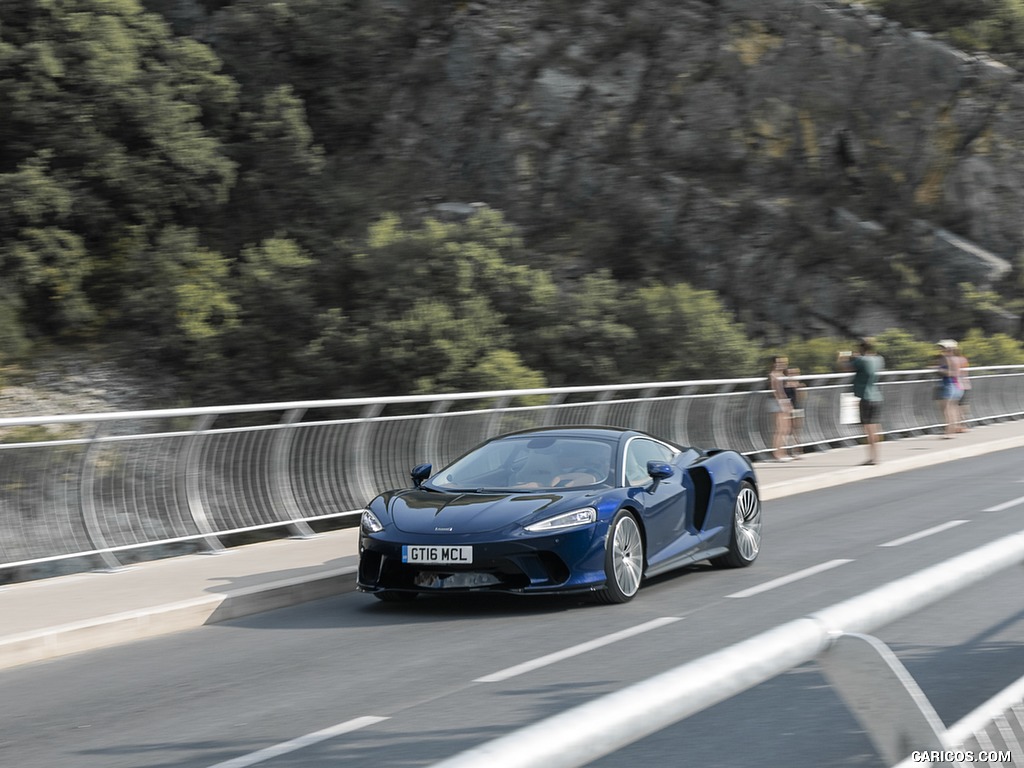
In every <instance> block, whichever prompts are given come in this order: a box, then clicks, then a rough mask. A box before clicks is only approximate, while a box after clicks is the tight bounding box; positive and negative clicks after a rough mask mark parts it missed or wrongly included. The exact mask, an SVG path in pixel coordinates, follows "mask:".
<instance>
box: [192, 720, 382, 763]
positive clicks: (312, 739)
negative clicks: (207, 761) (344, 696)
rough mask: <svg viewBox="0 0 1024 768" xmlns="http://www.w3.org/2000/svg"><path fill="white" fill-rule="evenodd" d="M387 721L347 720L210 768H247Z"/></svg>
mask: <svg viewBox="0 0 1024 768" xmlns="http://www.w3.org/2000/svg"><path fill="white" fill-rule="evenodd" d="M387 719H388V718H386V717H373V716H367V717H357V718H355V719H354V720H347V721H345V722H344V723H338V724H337V725H332V726H331V727H330V728H324V729H323V730H322V731H316V732H315V733H307V734H306V735H305V736H299V737H298V738H297V739H292V740H291V741H285V742H282V743H280V744H275V745H274V746H272V747H267V748H266V749H261V750H259V751H258V752H252V753H250V754H248V755H242V756H241V757H235V758H233V759H231V760H226V761H225V762H223V763H217V764H216V765H211V766H210V768H247V766H250V765H256V763H262V762H264V761H266V760H270V759H272V758H275V757H278V756H279V755H286V754H288V753H289V752H294V751H295V750H297V749H302V748H303V747H308V746H311V745H313V744H317V743H319V742H321V741H326V740H327V739H333V738H334V737H335V736H340V735H341V734H343V733H351V732H352V731H358V730H359V729H360V728H365V727H366V726H368V725H373V724H374V723H379V722H381V721H382V720H387Z"/></svg>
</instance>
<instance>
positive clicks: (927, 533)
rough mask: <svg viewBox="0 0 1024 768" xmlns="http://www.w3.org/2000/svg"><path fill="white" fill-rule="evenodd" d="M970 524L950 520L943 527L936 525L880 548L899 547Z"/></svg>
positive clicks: (881, 545)
mask: <svg viewBox="0 0 1024 768" xmlns="http://www.w3.org/2000/svg"><path fill="white" fill-rule="evenodd" d="M969 522H970V520H950V521H949V522H948V523H943V524H942V525H936V526H935V527H933V528H926V529H925V530H923V531H918V532H917V533H912V534H910V535H909V536H904V537H903V538H902V539H893V540H892V541H887V542H885V544H879V545H878V546H880V547H898V546H900V545H901V544H909V543H910V542H911V541H917V540H918V539H923V538H924V537H925V536H931V535H932V534H934V533H942V532H943V531H948V530H949V529H950V528H956V527H957V526H958V525H963V524H964V523H969Z"/></svg>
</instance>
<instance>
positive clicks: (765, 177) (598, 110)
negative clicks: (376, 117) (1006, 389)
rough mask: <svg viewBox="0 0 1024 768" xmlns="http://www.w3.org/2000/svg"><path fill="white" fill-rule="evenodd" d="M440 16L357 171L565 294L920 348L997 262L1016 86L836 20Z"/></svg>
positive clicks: (662, 14)
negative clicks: (904, 340) (885, 334)
mask: <svg viewBox="0 0 1024 768" xmlns="http://www.w3.org/2000/svg"><path fill="white" fill-rule="evenodd" d="M451 5H452V6H455V5H457V10H455V11H452V12H450V13H448V14H447V15H441V16H438V17H437V20H436V21H435V22H434V23H433V24H432V25H431V26H429V27H427V28H424V29H422V30H421V33H420V35H419V38H418V41H417V45H416V49H415V52H414V55H413V57H412V59H411V62H410V64H409V65H408V66H407V67H405V69H404V71H403V73H402V77H401V79H400V81H399V82H397V83H392V84H390V86H389V89H388V91H387V93H388V94H389V97H390V103H389V107H388V110H387V117H386V120H385V121H384V123H383V124H382V125H381V126H380V129H381V132H380V138H379V141H378V149H379V151H380V154H381V156H382V157H384V158H386V159H387V160H389V161H392V162H398V163H402V164H404V165H405V166H406V168H407V172H408V173H409V178H410V189H414V190H416V194H418V195H420V196H421V197H423V198H425V199H433V200H445V201H452V200H464V201H465V202H470V201H476V200H481V201H485V202H487V203H488V204H490V205H492V206H494V207H498V208H501V209H504V210H505V211H507V212H508V214H509V215H510V216H511V217H512V218H513V219H514V220H516V221H517V222H519V223H521V224H522V225H523V226H524V227H525V228H526V230H527V232H528V233H529V234H530V237H531V240H532V242H534V243H535V244H540V245H541V246H542V247H543V248H545V249H547V250H548V251H550V253H552V254H556V255H555V256H553V257H552V258H553V259H555V261H556V262H560V263H562V264H563V265H564V267H565V268H566V270H567V271H568V272H569V273H571V272H572V270H573V269H577V270H579V269H590V268H593V267H595V266H604V267H608V268H610V269H612V270H613V271H614V272H615V273H616V274H617V275H619V276H620V277H623V278H631V277H644V276H646V277H652V278H657V279H670V280H675V279H686V280H688V281H691V282H693V283H695V284H697V285H699V286H702V287H712V288H715V289H717V290H719V291H721V292H722V293H723V295H724V296H725V297H726V298H727V300H728V301H729V302H730V303H731V304H732V305H733V306H734V307H735V308H737V310H738V311H739V313H740V316H741V318H742V319H743V320H745V321H747V322H748V323H750V324H751V326H752V327H753V328H754V329H755V330H760V331H762V332H763V333H764V334H765V335H766V336H767V337H772V336H779V335H781V334H787V333H791V332H795V331H810V332H832V331H838V332H851V333H865V332H876V331H878V330H881V329H883V328H885V327H888V326H891V325H900V326H903V327H906V328H910V329H913V330H917V331H919V332H921V333H926V334H933V333H937V332H948V331H950V330H958V329H950V328H949V327H948V326H949V323H950V322H951V320H950V315H949V314H948V313H947V312H945V311H944V309H943V308H944V307H946V306H949V305H951V304H956V303H957V302H959V301H960V299H961V296H960V293H961V292H960V290H959V288H958V286H959V284H960V283H961V282H963V281H969V282H971V283H973V284H974V285H976V286H979V287H988V286H991V285H993V284H995V283H996V282H997V281H999V280H1000V279H1002V278H1004V277H1005V276H1006V275H1007V273H1008V272H1010V270H1011V267H1012V265H1013V262H1014V261H1016V259H1017V254H1018V253H1019V252H1020V250H1021V245H1022V239H1024V231H1022V227H1021V213H1020V212H1021V210H1022V203H1024V151H1022V150H1024V119H1022V118H1024V87H1022V85H1021V82H1020V76H1019V74H1018V73H1017V72H1016V71H1014V70H1011V69H1008V68H1007V67H1005V66H1002V65H1000V64H997V63H996V62H994V61H991V60H988V59H985V58H979V57H974V56H969V55H966V54H964V53H963V52H960V51H956V50H953V49H951V48H948V47H946V46H944V45H942V44H940V43H939V42H937V41H935V40H933V39H932V38H930V37H928V36H927V35H924V34H921V33H916V32H911V31H908V30H905V29H903V28H901V27H899V26H898V25H896V24H895V23H892V22H889V21H887V20H885V19H883V18H881V17H879V16H876V15H873V14H871V13H869V12H867V11H866V10H864V9H863V8H859V7H856V6H848V5H846V4H841V3H829V2H805V1H802V0H673V2H667V1H666V0H629V1H628V2H624V1H621V0H589V1H588V2H556V1H554V0H521V1H520V2H517V3H508V2H505V1H504V0H479V1H478V2H464V3H458V4H451ZM989 322H990V325H992V326H995V328H990V330H994V329H1000V330H1005V329H1007V328H1008V327H1013V326H1014V324H1015V322H1016V321H1015V320H1014V319H1012V318H1007V317H1006V316H1005V315H1004V316H995V315H993V316H991V317H990V318H989Z"/></svg>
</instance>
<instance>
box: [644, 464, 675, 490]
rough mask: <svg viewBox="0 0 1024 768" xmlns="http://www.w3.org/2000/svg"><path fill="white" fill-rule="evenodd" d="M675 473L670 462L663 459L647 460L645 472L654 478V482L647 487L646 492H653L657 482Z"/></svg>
mask: <svg viewBox="0 0 1024 768" xmlns="http://www.w3.org/2000/svg"><path fill="white" fill-rule="evenodd" d="M675 473H676V472H675V470H674V469H672V465H671V464H666V463H665V462H664V461H648V462H647V474H648V475H650V476H651V477H653V478H654V484H653V485H652V486H651V487H650V488H649V489H648V492H649V493H653V492H654V489H655V488H657V487H658V483H660V482H661V481H662V480H668V479H669V478H670V477H672V475H674V474H675Z"/></svg>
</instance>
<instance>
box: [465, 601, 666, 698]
mask: <svg viewBox="0 0 1024 768" xmlns="http://www.w3.org/2000/svg"><path fill="white" fill-rule="evenodd" d="M677 621H682V617H680V616H663V617H662V618H660V619H654V620H652V621H648V622H646V623H644V624H638V625H637V626H635V627H630V628H629V629H624V630H622V631H621V632H612V633H611V634H610V635H604V636H603V637H598V638H595V639H594V640H589V641H587V642H585V643H580V644H579V645H574V646H573V647H572V648H566V649H565V650H564V651H556V652H555V653H549V654H548V655H547V656H541V657H540V658H537V659H533V660H532V661H524V662H523V663H522V664H516V665H515V666H514V667H508V668H507V669H503V670H501V671H500V672H495V673H494V674H491V675H485V676H484V677H478V678H477V679H476V680H474V681H473V682H474V683H498V682H501V681H502V680H508V679H509V678H510V677H515V676H516V675H522V674H524V673H526V672H532V671H533V670H535V669H539V668H540V667H546V666H548V665H549V664H554V663H555V662H558V661H562V660H563V659H569V658H572V657H573V656H579V655H580V654H581V653H586V652H587V651H592V650H594V649H595V648H600V647H602V646H604V645H610V644H611V643H617V642H618V641H619V640H625V639H626V638H628V637H633V636H634V635H641V634H643V633H644V632H650V631H651V630H652V629H658V628H659V627H664V626H666V625H667V624H674V623H675V622H677Z"/></svg>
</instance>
